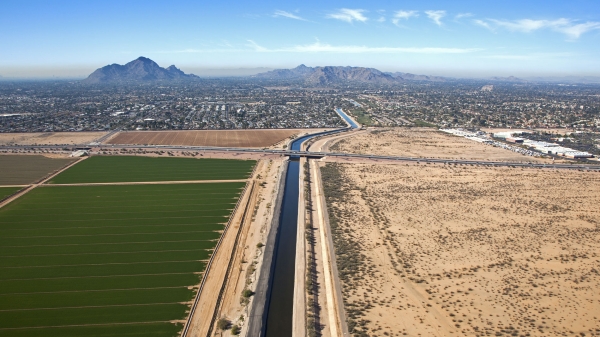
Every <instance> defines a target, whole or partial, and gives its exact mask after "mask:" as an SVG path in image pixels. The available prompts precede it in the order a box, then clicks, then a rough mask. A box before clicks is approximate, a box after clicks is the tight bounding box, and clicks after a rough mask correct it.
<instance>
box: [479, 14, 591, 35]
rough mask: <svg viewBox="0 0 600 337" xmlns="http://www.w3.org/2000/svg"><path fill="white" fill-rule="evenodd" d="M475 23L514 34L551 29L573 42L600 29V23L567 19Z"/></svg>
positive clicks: (489, 20) (492, 20)
mask: <svg viewBox="0 0 600 337" xmlns="http://www.w3.org/2000/svg"><path fill="white" fill-rule="evenodd" d="M474 22H475V24H477V25H479V26H482V27H485V28H487V29H490V30H493V29H494V28H505V29H507V30H510V31H513V32H523V33H531V32H534V31H537V30H540V29H551V30H554V31H556V32H559V33H563V34H565V35H567V37H569V39H571V40H576V39H578V38H579V37H580V36H581V35H583V34H585V33H587V32H589V31H591V30H596V29H600V22H594V21H591V22H585V23H575V22H574V21H573V20H571V19H565V18H560V19H556V20H532V19H521V20H514V21H509V20H496V19H487V21H483V20H474Z"/></svg>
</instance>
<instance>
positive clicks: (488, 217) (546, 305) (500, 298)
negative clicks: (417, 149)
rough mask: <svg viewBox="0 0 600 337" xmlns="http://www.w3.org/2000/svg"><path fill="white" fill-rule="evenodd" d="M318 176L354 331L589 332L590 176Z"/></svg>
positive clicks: (337, 167) (594, 247) (363, 172)
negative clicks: (322, 182)
mask: <svg viewBox="0 0 600 337" xmlns="http://www.w3.org/2000/svg"><path fill="white" fill-rule="evenodd" d="M327 167H328V168H325V169H324V171H323V179H324V180H325V185H326V186H328V187H327V189H328V191H329V192H328V193H329V194H328V197H329V198H330V199H329V200H328V201H329V207H330V216H332V218H333V222H332V228H333V232H334V241H335V246H336V254H337V255H338V257H337V258H338V263H337V264H338V268H339V269H340V278H341V280H342V283H343V293H344V300H345V307H346V311H347V313H348V315H349V317H350V326H355V329H356V330H355V333H356V331H364V332H365V333H366V334H365V336H384V335H385V336H399V335H409V336H417V335H421V336H477V335H479V336H484V335H497V336H500V335H513V336H550V335H552V336H555V335H565V336H575V335H578V336H579V335H582V336H583V335H584V334H585V335H590V334H594V333H595V334H600V320H598V317H600V293H599V292H598V291H597V289H598V287H600V256H599V254H600V243H599V240H598V239H599V231H600V210H599V209H598V205H599V204H600V193H598V191H600V175H599V174H597V173H585V172H577V171H550V170H539V169H537V170H536V169H510V168H493V169H492V168H482V167H456V166H442V165H420V166H419V165H368V164H352V165H350V164H332V163H329V164H327ZM335 172H339V175H338V174H337V173H335ZM342 181H346V182H347V184H344V183H342ZM357 335H358V334H357ZM361 336H362V335H361Z"/></svg>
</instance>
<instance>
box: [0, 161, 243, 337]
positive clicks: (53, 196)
mask: <svg viewBox="0 0 600 337" xmlns="http://www.w3.org/2000/svg"><path fill="white" fill-rule="evenodd" d="M98 159H99V161H98V162H96V161H95V158H94V157H92V158H90V159H86V160H85V161H84V162H82V163H81V164H84V165H86V166H85V169H79V170H76V171H75V173H72V172H69V174H68V175H65V176H63V177H61V180H59V181H63V182H64V181H88V179H87V178H88V177H93V174H92V175H90V174H91V173H90V172H95V173H98V172H99V171H97V170H95V168H96V166H90V163H92V164H95V163H99V165H98V167H103V168H105V169H106V171H104V172H106V176H105V177H104V178H106V177H112V178H111V179H124V177H123V176H126V177H129V176H127V174H122V175H119V174H118V173H119V170H121V169H122V168H123V166H122V165H123V164H122V162H120V161H119V160H126V161H128V160H131V161H130V162H129V164H131V163H134V162H135V163H136V164H139V165H142V167H143V168H144V169H145V170H146V171H150V172H153V174H151V175H148V176H146V177H144V178H141V179H140V180H150V179H153V180H163V179H162V177H160V176H159V175H158V174H159V173H160V172H166V173H165V175H168V174H167V173H169V170H170V169H172V168H181V167H186V168H187V170H180V171H176V172H173V174H172V175H171V176H170V177H168V178H164V180H173V179H174V178H178V179H199V176H208V173H207V174H204V175H203V173H202V169H201V168H204V171H211V174H213V175H217V174H215V173H214V171H215V170H217V167H219V166H220V167H230V168H232V169H231V171H227V170H225V171H227V172H226V173H225V174H221V176H219V178H212V177H211V179H223V178H224V176H227V177H228V178H229V179H232V178H244V177H246V176H247V175H248V172H249V170H250V169H251V167H250V166H248V165H247V162H242V165H241V167H242V169H239V168H237V169H238V170H237V171H236V170H235V168H236V166H235V165H232V164H229V163H227V161H214V162H211V164H213V163H214V165H212V166H211V165H205V164H202V162H203V161H201V160H195V159H191V160H188V159H184V160H183V161H181V163H183V164H179V160H180V159H173V158H169V159H167V161H168V160H171V161H174V162H177V163H178V165H172V164H170V163H167V162H166V161H163V159H159V161H157V162H158V163H159V164H158V166H159V167H160V169H158V168H156V167H153V166H151V165H149V164H147V162H145V161H140V162H136V160H137V159H140V158H128V157H124V158H123V157H119V158H118V159H119V160H117V161H114V162H113V163H115V164H118V165H117V167H116V168H112V169H111V168H110V163H109V162H110V159H112V158H105V157H99V158H98ZM106 160H108V162H105V161H106ZM151 160H154V159H151ZM190 162H191V163H190ZM150 163H155V162H150ZM252 164H253V162H252ZM79 165H80V164H77V165H76V166H75V167H78V166H79ZM119 165H120V166H119ZM194 165H196V166H194ZM202 165H205V166H202ZM238 166H240V164H239V163H238ZM194 168H196V169H200V173H199V174H194V172H193V170H194ZM209 168H210V169H209ZM69 171H71V170H69ZM132 171H134V172H141V170H139V169H138V168H133V169H131V170H129V171H128V172H132ZM232 172H235V173H232ZM128 179H129V178H128ZM244 185H245V184H244V183H237V182H236V183H198V184H168V185H155V184H154V185H152V184H148V185H96V186H60V185H49V186H43V187H38V188H36V189H34V190H32V191H30V192H29V193H27V194H25V195H24V196H22V197H21V198H19V199H17V200H15V201H14V202H12V203H10V204H9V205H7V206H5V207H4V208H1V209H0V336H20V337H22V336H36V337H46V336H161V337H162V336H176V335H177V334H178V332H179V331H180V330H181V328H182V325H181V324H178V325H176V324H173V323H171V322H170V321H174V320H178V321H181V320H185V319H186V317H187V310H189V303H190V301H192V300H193V298H194V295H195V293H194V291H193V290H190V289H189V287H191V286H195V285H198V284H199V282H200V279H201V277H202V275H201V272H202V271H203V270H204V268H205V266H206V261H207V260H208V259H209V258H210V254H211V253H212V250H213V249H214V247H215V245H216V243H217V240H218V239H219V237H220V233H221V231H222V230H223V228H224V224H225V223H226V222H227V220H228V217H229V216H230V214H231V211H232V209H233V208H234V207H235V204H236V202H237V200H238V198H239V194H240V192H241V191H242V189H243V187H244Z"/></svg>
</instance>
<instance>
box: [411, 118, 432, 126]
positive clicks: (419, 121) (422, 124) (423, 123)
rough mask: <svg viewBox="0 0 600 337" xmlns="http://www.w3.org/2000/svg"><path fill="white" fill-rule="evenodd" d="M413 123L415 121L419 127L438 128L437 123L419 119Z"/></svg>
mask: <svg viewBox="0 0 600 337" xmlns="http://www.w3.org/2000/svg"><path fill="white" fill-rule="evenodd" d="M413 123H414V126H417V127H424V128H437V127H438V126H437V125H435V124H431V123H428V122H425V121H422V120H418V119H417V120H415V121H413Z"/></svg>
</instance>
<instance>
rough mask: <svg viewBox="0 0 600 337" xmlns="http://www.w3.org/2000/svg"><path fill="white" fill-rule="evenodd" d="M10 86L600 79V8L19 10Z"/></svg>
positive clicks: (9, 48)
mask: <svg viewBox="0 0 600 337" xmlns="http://www.w3.org/2000/svg"><path fill="white" fill-rule="evenodd" d="M3 9H4V10H3V11H2V13H0V18H1V20H0V27H1V28H2V30H3V31H4V32H10V33H5V34H3V35H2V36H0V42H1V43H2V45H3V53H2V55H1V56H0V75H1V76H3V77H4V78H53V77H56V78H81V77H85V76H87V75H89V74H90V73H91V72H93V71H94V70H95V69H97V68H100V67H102V66H105V65H108V64H113V63H117V64H125V63H127V62H129V61H131V60H133V59H135V58H137V57H139V56H145V57H148V58H151V59H152V60H154V61H156V62H157V63H158V64H159V65H161V66H163V67H167V66H169V65H171V64H174V65H176V66H177V67H179V68H181V69H182V70H184V71H185V72H189V73H194V74H196V75H199V76H217V77H218V76H243V75H248V74H253V71H254V69H257V68H267V69H276V68H293V67H296V66H297V65H299V64H306V65H307V66H328V65H332V66H361V67H370V68H376V69H379V70H382V71H399V72H408V73H415V74H423V75H437V76H451V77H471V78H478V77H479V78H481V77H492V76H502V77H505V76H516V77H547V76H551V77H561V76H600V63H599V62H598V55H599V54H600V4H598V3H597V2H595V1H589V0H575V1H569V2H568V3H567V2H565V3H562V2H560V3H559V2H542V1H539V0H538V1H516V0H509V1H504V2H502V3H485V4H483V3H481V2H477V1H459V2H452V3H448V2H445V1H441V0H437V1H405V2H403V3H401V4H394V5H391V4H389V3H388V2H385V1H370V2H360V1H346V2H341V1H334V2H329V3H326V4H325V3H321V2H316V1H305V2H301V3H300V2H298V3H292V4H290V3H285V4H284V3H281V2H275V1H262V2H260V3H245V2H237V1H222V2H218V3H198V2H193V1H183V0H180V1H171V2H169V3H162V2H158V1H138V0H132V1H126V2H123V1H120V2H116V1H114V0H108V1H102V2H93V1H87V2H78V1H68V0H62V1H40V0H24V1H8V2H7V3H6V4H5V6H4V8H3Z"/></svg>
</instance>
